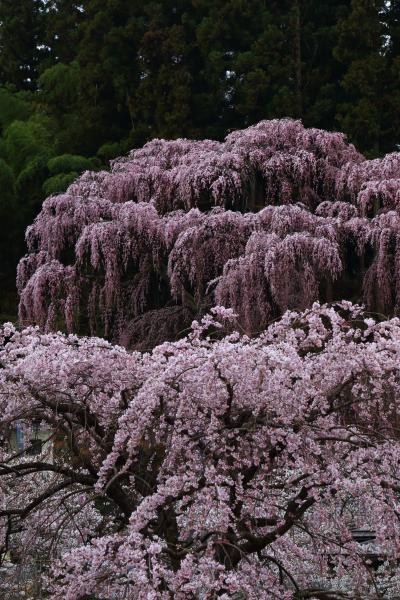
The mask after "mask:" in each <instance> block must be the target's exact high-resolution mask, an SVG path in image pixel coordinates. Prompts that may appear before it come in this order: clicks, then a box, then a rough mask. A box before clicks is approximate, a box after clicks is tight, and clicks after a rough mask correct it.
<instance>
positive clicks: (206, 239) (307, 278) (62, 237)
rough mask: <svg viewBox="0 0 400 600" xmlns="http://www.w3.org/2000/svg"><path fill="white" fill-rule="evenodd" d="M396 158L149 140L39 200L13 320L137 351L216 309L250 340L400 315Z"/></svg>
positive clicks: (310, 142) (259, 136) (287, 145)
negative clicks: (279, 325) (283, 329)
mask: <svg viewBox="0 0 400 600" xmlns="http://www.w3.org/2000/svg"><path fill="white" fill-rule="evenodd" d="M399 202H400V153H394V154H390V155H387V156H385V157H384V158H382V159H375V160H365V159H364V157H363V156H362V155H360V154H359V153H358V152H357V151H356V150H355V148H354V147H353V146H352V145H351V144H348V143H347V142H346V139H345V137H344V136H343V135H342V134H340V133H329V132H326V131H322V130H317V129H306V128H304V127H303V126H302V124H301V123H300V122H299V121H294V120H290V119H283V120H274V121H262V122H260V123H259V124H258V125H255V126H252V127H249V128H248V129H245V130H243V131H235V132H233V133H231V134H229V135H228V136H227V138H226V139H225V141H224V142H216V141H210V140H204V141H190V140H182V139H180V140H175V141H165V140H153V141H151V142H149V143H148V144H146V145H145V146H144V147H143V148H141V149H138V150H133V151H132V152H131V153H130V154H129V155H127V156H126V157H123V158H120V159H117V160H115V161H114V162H113V163H112V165H111V170H110V172H106V171H101V172H86V173H84V174H83V175H82V176H81V177H80V178H78V179H77V180H76V182H74V183H73V184H72V185H71V186H70V187H69V188H68V190H67V191H66V192H65V193H64V194H60V195H57V196H53V197H50V198H48V199H47V200H46V201H45V202H44V204H43V208H42V211H41V213H40V214H39V216H38V217H37V219H36V220H35V222H34V224H33V225H32V226H31V227H29V228H28V231H27V244H28V250H29V253H28V254H27V256H26V257H24V258H23V259H22V260H21V263H20V265H19V269H18V288H19V291H20V322H21V323H23V324H25V325H29V324H38V325H40V326H41V327H42V328H44V329H45V330H47V331H54V330H63V331H66V332H78V333H81V334H84V335H87V334H90V335H100V336H103V337H104V336H105V337H106V338H108V339H109V340H111V341H113V342H114V343H118V344H124V345H126V346H128V347H131V348H136V349H142V350H143V349H146V350H147V349H149V348H151V347H153V346H154V345H155V344H156V343H160V342H162V341H164V340H165V339H169V340H174V339H178V338H179V337H180V336H181V335H182V334H183V333H184V332H185V331H187V329H188V327H189V326H190V323H191V321H192V320H193V318H201V316H202V315H204V314H205V313H206V312H207V311H208V310H209V309H210V308H211V307H212V306H214V305H215V304H216V303H222V304H224V305H225V306H227V307H231V308H234V310H235V311H236V312H237V313H238V315H239V316H240V317H241V322H242V326H243V327H244V329H245V331H246V333H248V334H254V333H256V332H258V331H260V330H262V329H263V328H265V327H266V325H267V324H268V322H270V321H271V320H272V319H276V318H278V317H279V316H281V315H282V314H283V312H284V311H285V310H286V309H290V308H297V309H303V308H305V307H309V306H311V304H312V302H314V301H317V300H318V301H320V302H325V301H331V300H340V299H342V298H345V299H347V300H351V301H356V302H363V303H364V304H365V305H366V306H367V308H368V309H369V310H371V311H374V312H379V313H383V314H385V315H388V316H390V315H393V314H397V311H398V310H399V306H400V250H399V244H398V240H399V233H400V228H399V223H400V221H399V210H400V209H399Z"/></svg>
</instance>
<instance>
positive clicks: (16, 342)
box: [0, 242, 400, 600]
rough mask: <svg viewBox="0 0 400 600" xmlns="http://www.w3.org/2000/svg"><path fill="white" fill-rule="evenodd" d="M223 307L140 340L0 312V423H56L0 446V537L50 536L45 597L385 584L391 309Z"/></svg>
mask: <svg viewBox="0 0 400 600" xmlns="http://www.w3.org/2000/svg"><path fill="white" fill-rule="evenodd" d="M274 243H275V242H274ZM277 243H278V245H279V243H280V242H277ZM227 322H228V323H230V324H231V326H232V325H233V326H234V327H235V325H237V324H235V315H234V314H233V311H232V310H231V309H222V308H218V307H217V308H215V309H214V310H213V313H212V314H211V315H207V316H205V317H204V318H203V320H202V321H201V322H194V323H193V328H192V331H191V333H190V334H189V335H188V336H187V337H185V338H183V339H181V340H180V341H177V342H165V343H164V344H162V345H159V346H157V347H156V348H155V349H154V350H153V352H152V353H151V354H141V353H138V352H133V353H129V352H127V351H126V350H125V349H123V348H122V347H118V346H112V345H110V344H109V343H108V342H106V341H104V340H101V339H99V338H79V337H77V336H76V335H65V334H61V333H47V334H41V333H40V332H39V330H38V328H35V327H30V328H27V329H25V330H23V331H17V330H15V329H14V328H13V326H11V325H5V326H4V327H3V328H2V329H1V330H0V340H1V345H0V347H1V350H0V366H1V369H0V414H1V427H2V430H3V431H4V430H5V429H6V428H10V427H12V426H13V425H15V424H18V425H19V427H20V428H21V430H22V431H23V433H24V435H26V436H27V438H28V439H29V438H30V436H31V435H32V427H33V424H34V423H39V422H40V423H41V424H42V426H44V424H45V425H46V426H47V429H48V430H49V432H50V433H49V435H50V436H51V437H52V439H53V445H52V446H51V450H50V449H49V448H50V445H44V446H43V448H42V450H41V453H40V454H37V455H35V456H32V454H31V452H30V450H29V445H28V446H26V448H25V450H23V451H19V452H18V451H15V450H14V451H13V450H12V449H10V447H9V446H8V445H7V444H5V443H4V444H3V445H2V446H1V447H0V490H1V495H0V499H1V505H0V555H1V556H2V557H4V556H5V553H6V552H7V549H9V548H10V547H12V546H13V544H15V542H16V540H18V544H19V548H20V560H21V561H24V560H25V559H26V557H27V556H29V555H31V556H32V555H36V554H37V553H41V554H42V555H45V556H46V557H47V558H48V559H49V560H51V561H52V568H51V571H49V573H48V576H47V578H46V580H45V582H44V585H45V589H46V590H47V591H48V592H49V593H50V595H51V598H53V599H54V600H57V599H60V600H61V599H65V600H77V599H83V598H97V599H110V598H115V599H120V598H127V599H130V600H145V599H149V598H153V599H154V600H157V599H160V600H162V599H165V600H167V599H174V600H185V599H188V600H190V599H194V598H195V599H212V598H220V599H222V600H228V599H233V598H235V599H238V600H243V599H245V598H246V599H248V600H260V598H276V599H278V600H284V599H287V600H288V599H293V598H296V599H300V598H314V599H315V598H320V599H326V598H331V599H339V598H349V599H354V598H356V597H357V598H358V597H359V598H377V597H382V598H383V597H384V598H387V599H389V598H392V597H393V598H394V597H398V594H399V591H400V588H399V580H398V577H396V573H398V564H399V559H400V527H399V514H400V476H399V461H400V441H399V429H398V427H399V412H400V411H399V397H400V371H399V364H400V321H399V319H397V318H393V319H392V320H387V321H381V322H376V321H374V320H373V319H371V318H367V317H366V316H365V314H364V313H363V312H362V309H361V308H358V307H357V306H355V305H352V304H350V303H349V302H342V303H340V304H336V305H332V306H329V305H322V306H321V305H319V304H314V305H313V306H312V308H310V309H308V310H306V311H304V312H303V313H299V312H296V311H288V312H286V313H285V315H284V316H283V318H282V319H281V320H279V321H277V322H276V323H274V324H272V325H270V327H269V328H268V329H266V330H265V331H264V332H262V333H261V334H260V335H259V336H257V337H256V338H253V339H251V338H249V337H247V336H245V335H239V334H238V333H231V334H229V335H225V336H224V335H223V334H221V333H219V332H220V331H221V325H224V327H226V323H227ZM56 439H62V440H63V441H64V443H63V444H61V445H59V450H58V451H56V447H55V441H54V440H56ZM365 527H367V528H368V529H369V530H370V531H372V532H374V536H375V540H374V542H373V547H372V548H371V546H370V547H366V546H365V545H362V544H359V543H358V542H357V541H356V540H355V539H354V530H355V529H360V528H361V529H362V528H365ZM374 561H375V564H374ZM379 594H381V596H379Z"/></svg>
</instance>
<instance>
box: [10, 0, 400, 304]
mask: <svg viewBox="0 0 400 600" xmlns="http://www.w3.org/2000/svg"><path fill="white" fill-rule="evenodd" d="M399 106H400V2H399V1H398V0H390V1H389V0H268V1H267V2H266V1H265V0H162V1H161V0H158V1H157V0H143V1H142V2H138V1H137V0H132V1H129V2H128V1H126V0H81V1H74V0H46V1H44V0H0V159H1V161H0V184H1V186H0V190H1V198H0V206H1V207H2V208H1V211H2V213H1V215H2V218H1V225H0V229H1V231H0V239H1V244H2V246H1V247H2V255H1V266H0V272H5V271H7V272H9V273H11V274H12V275H10V280H11V281H12V280H13V278H14V274H13V271H14V268H15V261H16V257H17V256H18V255H20V254H22V253H23V251H24V249H23V232H24V230H25V228H26V226H27V225H28V224H29V223H30V222H31V221H32V220H33V218H34V216H35V214H36V213H37V211H38V209H39V206H40V204H41V202H42V201H43V199H44V197H45V196H46V195H48V194H55V193H58V192H62V191H64V190H65V189H66V187H67V186H68V185H69V183H70V182H71V181H72V180H73V178H74V177H75V176H76V175H77V174H79V173H81V172H82V171H84V170H85V169H97V168H106V167H107V165H108V162H109V161H110V160H112V159H113V158H115V157H116V156H120V155H122V154H125V153H126V152H128V151H129V150H130V149H131V148H133V147H138V146H140V145H142V144H143V143H145V142H146V141H147V140H148V139H150V138H153V137H164V138H177V137H194V138H200V139H203V138H206V137H210V138H217V139H222V138H223V137H224V136H225V135H226V133H227V132H228V131H230V130H232V129H236V128H242V127H245V126H247V125H250V124H252V123H255V122H258V121H259V120H261V119H270V118H275V117H283V116H292V117H300V118H302V119H303V121H304V124H305V125H306V126H308V127H321V128H323V129H328V130H333V129H340V130H342V131H344V132H345V133H347V134H348V136H349V137H350V139H351V141H353V142H354V143H355V144H356V145H357V146H358V148H359V149H360V150H361V151H363V152H365V153H366V154H368V155H369V156H376V155H378V154H382V153H384V152H390V151H393V150H396V149H397V147H398V144H400V110H399ZM93 157H96V159H93ZM11 206H13V207H15V208H13V210H12V215H11V210H10V209H8V210H9V213H10V214H9V215H4V211H5V212H7V208H6V209H5V208H4V207H11ZM7 236H8V237H7ZM4 240H8V241H4ZM10 240H12V241H10ZM11 255H13V256H14V257H15V258H10V257H11ZM5 265H7V268H6V267H5ZM0 312H1V307H0Z"/></svg>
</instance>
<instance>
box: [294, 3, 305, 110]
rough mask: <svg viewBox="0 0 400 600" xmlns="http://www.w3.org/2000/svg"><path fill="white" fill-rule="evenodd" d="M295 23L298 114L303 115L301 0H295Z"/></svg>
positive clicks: (295, 72)
mask: <svg viewBox="0 0 400 600" xmlns="http://www.w3.org/2000/svg"><path fill="white" fill-rule="evenodd" d="M293 25H294V76H295V86H296V88H295V92H296V113H297V114H296V116H297V117H302V116H303V91H302V90H303V77H302V66H301V0H293Z"/></svg>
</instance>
